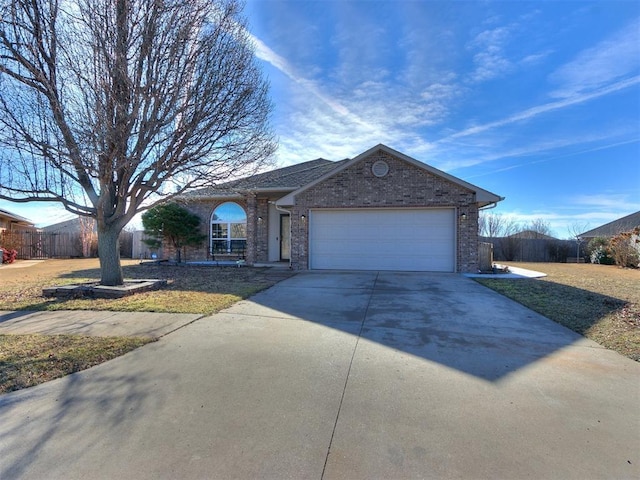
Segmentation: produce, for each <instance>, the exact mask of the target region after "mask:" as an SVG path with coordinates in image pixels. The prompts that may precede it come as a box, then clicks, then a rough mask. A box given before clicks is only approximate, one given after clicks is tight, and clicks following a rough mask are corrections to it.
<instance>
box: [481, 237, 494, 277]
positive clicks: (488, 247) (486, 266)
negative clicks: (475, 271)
mask: <svg viewBox="0 0 640 480" xmlns="http://www.w3.org/2000/svg"><path fill="white" fill-rule="evenodd" d="M478 261H479V267H480V271H481V272H489V271H491V269H492V268H493V244H492V243H487V242H480V243H479V244H478Z"/></svg>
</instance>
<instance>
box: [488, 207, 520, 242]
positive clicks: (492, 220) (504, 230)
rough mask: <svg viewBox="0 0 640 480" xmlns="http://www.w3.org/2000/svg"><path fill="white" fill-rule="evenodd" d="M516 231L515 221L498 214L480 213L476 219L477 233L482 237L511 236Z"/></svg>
mask: <svg viewBox="0 0 640 480" xmlns="http://www.w3.org/2000/svg"><path fill="white" fill-rule="evenodd" d="M517 230H518V224H517V223H516V221H515V220H514V219H513V218H511V217H508V216H505V215H501V214H499V213H485V212H483V211H482V210H481V211H480V217H479V219H478V231H479V232H480V235H482V236H484V237H492V238H497V237H503V236H507V235H512V234H514V233H516V232H517Z"/></svg>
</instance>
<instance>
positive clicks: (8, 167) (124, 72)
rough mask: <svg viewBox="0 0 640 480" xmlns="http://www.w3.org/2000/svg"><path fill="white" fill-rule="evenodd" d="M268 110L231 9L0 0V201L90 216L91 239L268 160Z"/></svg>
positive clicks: (211, 3) (169, 0) (179, 2)
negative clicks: (94, 231)
mask: <svg viewBox="0 0 640 480" xmlns="http://www.w3.org/2000/svg"><path fill="white" fill-rule="evenodd" d="M270 112H271V104H270V101H269V99H268V86H267V84H266V82H265V81H264V80H263V78H262V75H261V72H260V70H259V69H258V67H257V65H256V61H255V57H254V53H253V46H252V44H251V42H250V39H249V34H248V32H247V29H246V25H245V23H244V20H243V18H242V17H241V8H240V5H239V3H238V1H237V0H79V1H73V2H72V1H67V0H0V125H1V126H2V127H3V128H2V133H0V147H1V150H0V198H2V199H9V200H13V201H55V202H59V203H61V204H62V205H64V206H65V208H67V210H69V211H71V212H73V213H77V214H80V215H85V216H92V217H94V218H95V219H96V221H97V226H98V236H99V243H100V241H101V240H100V238H101V237H103V238H111V239H113V238H115V239H116V240H117V234H119V232H120V231H121V230H122V229H123V228H124V226H125V225H126V224H127V222H129V221H130V220H131V218H132V217H133V216H134V215H135V214H136V213H138V212H140V211H142V210H144V209H146V208H149V207H150V206H151V205H152V204H153V203H155V202H157V201H158V200H159V199H162V198H164V199H168V198H171V197H172V196H175V195H178V194H181V193H184V192H185V191H187V190H189V189H192V188H200V187H202V186H206V185H211V184H213V183H216V182H219V181H223V180H226V179H228V178H229V176H231V175H233V174H234V173H235V172H237V171H242V170H245V169H247V168H257V167H259V166H260V165H262V164H264V163H265V162H266V161H268V159H269V158H270V156H271V154H272V153H273V150H274V148H275V142H274V140H273V136H272V134H271V132H270V130H269V126H268V119H269V115H270ZM169 186H170V187H171V188H168V187H169ZM105 249H106V250H115V248H113V246H108V247H107V245H106V244H104V245H103V244H101V246H100V252H101V266H102V267H103V282H105V274H104V269H105V263H103V261H102V260H103V258H102V257H103V255H102V254H103V252H104V251H105ZM105 255H106V254H105ZM113 261H116V263H118V268H119V258H115V260H114V258H112V259H111V260H109V262H111V263H113ZM105 262H106V260H105ZM116 277H117V275H116ZM115 281H116V282H117V281H119V280H118V279H117V278H116V280H115Z"/></svg>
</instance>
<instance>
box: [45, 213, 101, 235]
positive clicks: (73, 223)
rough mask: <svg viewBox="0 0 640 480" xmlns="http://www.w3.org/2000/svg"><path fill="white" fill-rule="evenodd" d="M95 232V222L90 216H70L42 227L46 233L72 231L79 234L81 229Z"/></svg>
mask: <svg viewBox="0 0 640 480" xmlns="http://www.w3.org/2000/svg"><path fill="white" fill-rule="evenodd" d="M86 230H88V231H92V232H97V228H96V222H95V220H93V219H92V218H88V217H86V218H82V219H81V218H80V217H76V218H72V219H71V220H66V221H64V222H59V223H54V224H53V225H47V226H46V227H43V228H42V231H43V232H46V233H73V234H79V233H81V232H83V231H86Z"/></svg>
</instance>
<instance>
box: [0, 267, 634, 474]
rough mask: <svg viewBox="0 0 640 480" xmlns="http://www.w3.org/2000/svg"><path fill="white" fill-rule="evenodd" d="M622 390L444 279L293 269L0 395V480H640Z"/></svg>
mask: <svg viewBox="0 0 640 480" xmlns="http://www.w3.org/2000/svg"><path fill="white" fill-rule="evenodd" d="M638 379H640V365H639V364H638V363H636V362H633V361H631V360H629V359H626V358H624V357H622V356H620V355H618V354H616V353H615V352H612V351H609V350H606V349H604V348H602V347H600V346H599V345H597V344H595V343H593V342H591V341H589V340H586V339H584V338H583V337H581V336H579V335H577V334H575V333H573V332H570V331H569V330H567V329H565V328H563V327H561V326H559V325H557V324H555V323H554V322H551V321H550V320H548V319H545V318H544V317H541V316H540V315H537V314H536V313H534V312H532V311H530V310H528V309H526V308H524V307H522V306H520V305H518V304H516V303H514V302H512V301H510V300H508V299H506V298H505V297H502V296H500V295H498V294H496V293H495V292H492V291H491V290H489V289H486V288H484V287H482V286H481V285H479V284H477V283H476V282H474V281H472V280H470V279H468V278H465V277H463V276H460V275H453V274H451V275H449V274H401V273H391V272H380V273H378V272H323V273H311V272H309V273H301V274H298V275H296V276H295V277H292V278H290V279H287V280H284V281H283V282H280V283H278V284H277V285H275V286H274V287H272V288H270V289H269V290H266V291H263V292H261V293H259V294H258V295H256V296H254V297H252V298H251V299H250V300H245V301H242V302H239V303H237V304H236V305H234V306H233V307H231V308H230V309H228V310H226V311H224V312H222V313H220V314H217V315H214V316H211V317H206V318H202V319H199V320H197V321H195V322H193V323H190V324H188V325H186V326H185V327H184V328H179V329H178V330H176V331H175V332H174V333H172V334H170V335H167V336H165V337H163V338H161V339H160V340H159V341H158V342H154V343H151V344H149V345H146V346H144V347H141V348H139V349H137V350H134V351H133V352H130V353H128V354H126V355H124V356H122V357H119V358H117V359H115V360H113V361H110V362H107V363H104V364H102V365H99V366H97V367H94V368H91V369H89V370H86V371H84V372H80V373H78V374H74V375H70V376H68V377H65V378H63V379H59V380H55V381H53V382H49V383H47V384H43V385H40V386H38V387H34V388H30V389H26V390H23V391H18V392H14V393H11V394H7V395H2V396H0V478H2V479H14V478H20V479H41V478H47V479H56V478H66V479H80V478H92V479H100V478H105V479H107V478H123V479H128V478H135V479H147V478H148V479H174V478H184V479H200V478H207V479H209V478H214V479H215V478H221V479H228V478H241V479H253V478H256V479H257V478H260V479H264V478H273V479H281V478H292V479H302V478H311V479H375V478H381V479H382V478H384V479H389V478H393V479H406V478H469V479H477V478H505V479H506V478H509V479H519V478H545V479H580V480H583V479H596V478H602V479H604V478H607V479H609V478H638V477H640V430H639V429H638V426H639V425H640V409H639V408H638V399H639V398H640V382H638Z"/></svg>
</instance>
